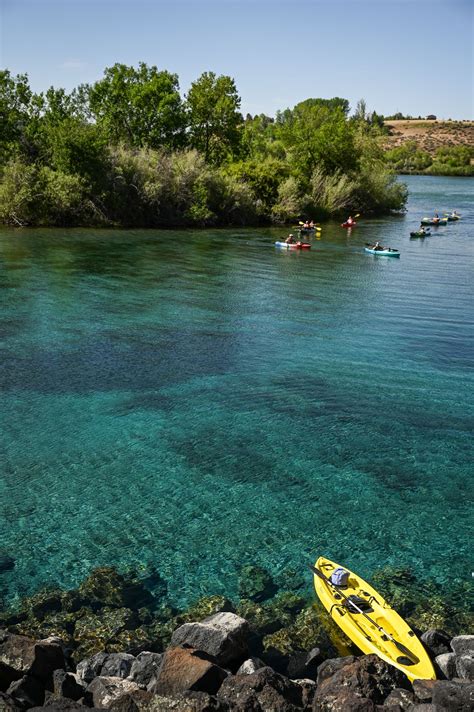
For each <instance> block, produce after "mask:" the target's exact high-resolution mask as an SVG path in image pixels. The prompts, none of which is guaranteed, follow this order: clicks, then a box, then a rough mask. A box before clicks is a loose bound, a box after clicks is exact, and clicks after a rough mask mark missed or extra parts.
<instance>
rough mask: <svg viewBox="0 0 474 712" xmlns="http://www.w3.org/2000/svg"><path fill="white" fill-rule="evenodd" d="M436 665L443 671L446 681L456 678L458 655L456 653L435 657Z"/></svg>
mask: <svg viewBox="0 0 474 712" xmlns="http://www.w3.org/2000/svg"><path fill="white" fill-rule="evenodd" d="M435 663H436V665H437V666H438V668H439V669H440V670H441V673H442V674H443V675H444V677H445V678H446V680H452V679H453V677H456V655H455V653H443V655H437V656H436V657H435Z"/></svg>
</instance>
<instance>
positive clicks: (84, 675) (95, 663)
mask: <svg viewBox="0 0 474 712" xmlns="http://www.w3.org/2000/svg"><path fill="white" fill-rule="evenodd" d="M107 657H108V653H104V652H101V653H96V654H95V655H92V657H90V658H85V660H81V662H80V663H78V665H77V668H76V672H77V674H78V675H79V677H80V678H81V680H84V682H87V683H89V682H92V680H93V679H94V678H95V677H98V676H99V675H100V671H101V670H102V666H103V664H104V663H105V661H106V660H107Z"/></svg>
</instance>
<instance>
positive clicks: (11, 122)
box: [0, 69, 34, 162]
mask: <svg viewBox="0 0 474 712" xmlns="http://www.w3.org/2000/svg"><path fill="white" fill-rule="evenodd" d="M33 111H34V95H33V92H32V91H31V89H30V85H29V82H28V76H27V75H26V74H17V75H16V76H12V74H11V73H10V72H9V71H8V70H7V69H5V70H2V71H0V126H1V131H0V160H1V161H2V162H4V161H5V160H7V158H8V156H9V155H11V154H12V152H14V151H15V149H18V148H19V144H20V143H21V142H22V140H23V137H24V133H25V129H26V127H27V125H28V123H29V121H30V119H31V115H32V112H33Z"/></svg>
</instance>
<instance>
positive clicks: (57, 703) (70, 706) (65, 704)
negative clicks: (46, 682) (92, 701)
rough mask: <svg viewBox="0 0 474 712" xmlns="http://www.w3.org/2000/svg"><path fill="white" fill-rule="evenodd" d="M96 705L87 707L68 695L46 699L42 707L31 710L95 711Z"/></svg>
mask: <svg viewBox="0 0 474 712" xmlns="http://www.w3.org/2000/svg"><path fill="white" fill-rule="evenodd" d="M95 709H96V708H95V707H92V708H91V707H85V706H84V705H83V704H81V703H80V702H75V701H74V700H69V699H68V698H67V697H63V698H60V699H57V700H55V699H51V700H47V701H45V704H44V705H43V706H42V707H32V708H31V709H30V710H29V712H75V711H76V710H79V712H94V710H95Z"/></svg>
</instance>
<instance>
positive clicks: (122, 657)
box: [100, 653, 135, 679]
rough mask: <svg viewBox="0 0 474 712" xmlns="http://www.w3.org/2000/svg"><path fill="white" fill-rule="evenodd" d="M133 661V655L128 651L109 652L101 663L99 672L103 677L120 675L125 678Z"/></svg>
mask: <svg viewBox="0 0 474 712" xmlns="http://www.w3.org/2000/svg"><path fill="white" fill-rule="evenodd" d="M134 661H135V657H134V656H133V655H129V654H128V653H110V655H107V658H106V660H105V661H104V664H103V665H102V669H101V671H100V674H101V675H103V676H105V677H121V678H123V679H125V678H126V677H128V676H129V675H130V670H131V669H132V665H133V663H134Z"/></svg>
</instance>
